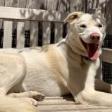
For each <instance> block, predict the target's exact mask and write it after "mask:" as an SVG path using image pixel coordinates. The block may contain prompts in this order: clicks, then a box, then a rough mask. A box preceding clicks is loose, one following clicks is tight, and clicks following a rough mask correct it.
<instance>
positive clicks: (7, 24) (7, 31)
mask: <svg viewBox="0 0 112 112" xmlns="http://www.w3.org/2000/svg"><path fill="white" fill-rule="evenodd" d="M10 47H12V22H11V21H4V38H3V48H10Z"/></svg>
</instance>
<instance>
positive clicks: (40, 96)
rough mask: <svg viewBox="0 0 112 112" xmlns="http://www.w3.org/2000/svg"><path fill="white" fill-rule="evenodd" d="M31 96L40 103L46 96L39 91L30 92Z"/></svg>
mask: <svg viewBox="0 0 112 112" xmlns="http://www.w3.org/2000/svg"><path fill="white" fill-rule="evenodd" d="M29 94H30V96H31V97H32V98H34V99H35V100H38V101H42V100H43V99H44V98H45V95H44V94H42V93H39V92H37V91H29Z"/></svg>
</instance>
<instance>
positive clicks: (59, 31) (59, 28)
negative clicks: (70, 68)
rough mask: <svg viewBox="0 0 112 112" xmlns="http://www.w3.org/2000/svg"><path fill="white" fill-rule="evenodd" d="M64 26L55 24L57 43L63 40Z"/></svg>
mask: <svg viewBox="0 0 112 112" xmlns="http://www.w3.org/2000/svg"><path fill="white" fill-rule="evenodd" d="M62 29H63V24H59V23H55V39H54V40H55V43H56V42H59V40H61V39H62V37H63V36H62V35H63V31H62Z"/></svg>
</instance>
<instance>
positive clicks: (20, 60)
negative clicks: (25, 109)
mask: <svg viewBox="0 0 112 112" xmlns="http://www.w3.org/2000/svg"><path fill="white" fill-rule="evenodd" d="M65 22H68V24H69V31H68V34H67V36H66V39H63V40H62V41H60V42H59V43H57V44H53V45H49V46H45V47H42V48H29V49H23V50H16V49H11V50H8V49H7V50H6V49H5V50H4V49H3V50H1V53H0V93H1V95H6V94H8V95H9V96H10V97H18V98H23V99H24V97H27V100H28V101H31V103H34V105H35V103H36V101H35V100H33V99H32V98H33V97H35V98H38V97H39V98H43V95H42V94H44V95H45V96H61V95H65V94H68V93H71V94H72V95H73V98H74V100H75V101H76V102H79V103H88V104H95V105H104V106H112V94H110V93H106V92H111V86H110V85H109V84H107V83H104V82H103V81H100V80H98V79H95V76H96V73H97V69H98V67H99V65H100V60H99V56H100V54H101V46H102V43H103V40H104V36H105V26H104V23H103V21H102V20H101V19H100V18H99V16H98V17H97V16H96V15H90V14H85V13H82V12H73V13H71V14H69V15H68V17H67V18H66V19H65ZM23 80H24V85H23ZM98 90H99V91H98ZM24 91H27V92H24ZM100 91H104V92H100ZM14 92H16V93H14ZM17 92H21V93H17ZM22 92H23V93H22ZM39 92H40V93H42V94H40V93H39ZM28 97H29V98H28ZM31 97H32V98H31ZM0 108H1V106H0ZM32 112H33V111H32Z"/></svg>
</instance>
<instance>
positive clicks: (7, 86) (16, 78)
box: [0, 54, 25, 95]
mask: <svg viewBox="0 0 112 112" xmlns="http://www.w3.org/2000/svg"><path fill="white" fill-rule="evenodd" d="M24 77H25V64H24V60H23V58H22V57H20V56H16V55H10V54H0V94H1V95H6V94H7V93H8V92H9V91H10V90H11V89H12V88H13V87H14V86H15V85H19V84H20V85H21V83H22V81H23V80H24Z"/></svg>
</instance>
